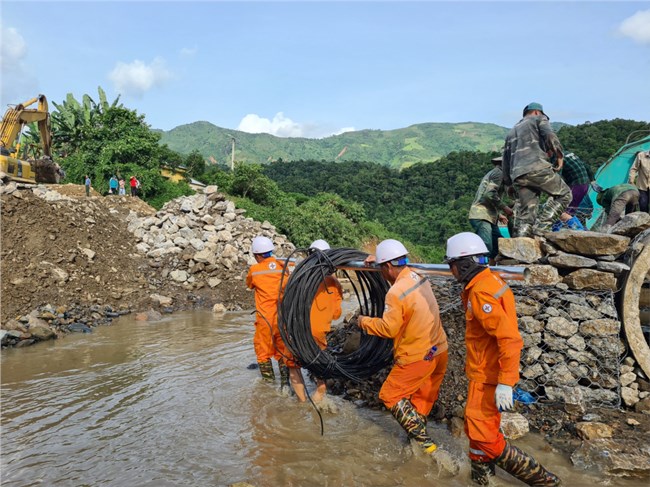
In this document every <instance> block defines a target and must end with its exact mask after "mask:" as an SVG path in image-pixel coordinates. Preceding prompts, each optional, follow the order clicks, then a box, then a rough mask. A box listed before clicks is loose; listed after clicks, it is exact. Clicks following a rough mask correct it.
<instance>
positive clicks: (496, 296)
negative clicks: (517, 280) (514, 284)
mask: <svg viewBox="0 0 650 487" xmlns="http://www.w3.org/2000/svg"><path fill="white" fill-rule="evenodd" d="M509 287H510V286H508V285H507V284H504V285H503V287H502V288H501V289H499V290H498V291H497V292H496V294H495V295H494V299H499V298H500V297H501V296H503V294H504V293H505V292H506V291H507V290H508V289H509Z"/></svg>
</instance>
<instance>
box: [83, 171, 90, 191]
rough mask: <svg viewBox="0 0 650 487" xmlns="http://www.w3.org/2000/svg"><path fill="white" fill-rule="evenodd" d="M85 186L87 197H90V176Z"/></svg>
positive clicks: (87, 177)
mask: <svg viewBox="0 0 650 487" xmlns="http://www.w3.org/2000/svg"><path fill="white" fill-rule="evenodd" d="M84 186H85V187H86V196H90V176H88V174H86V179H85V180H84Z"/></svg>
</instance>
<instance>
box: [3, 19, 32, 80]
mask: <svg viewBox="0 0 650 487" xmlns="http://www.w3.org/2000/svg"><path fill="white" fill-rule="evenodd" d="M0 29H1V31H0V36H2V45H1V46H0V66H2V72H3V73H4V72H5V70H11V69H12V68H14V67H15V66H18V65H20V64H22V62H23V59H25V56H26V55H27V43H26V42H25V39H24V38H23V36H21V35H20V33H19V32H18V31H17V30H16V29H15V28H13V27H5V26H4V25H2V26H0Z"/></svg>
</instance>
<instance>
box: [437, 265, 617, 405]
mask: <svg viewBox="0 0 650 487" xmlns="http://www.w3.org/2000/svg"><path fill="white" fill-rule="evenodd" d="M435 281H437V282H436V284H434V289H438V290H442V289H445V290H446V291H447V292H443V293H437V294H436V296H437V298H438V302H439V304H440V312H441V318H442V323H443V326H444V325H445V322H446V321H447V320H449V319H458V310H459V309H462V304H461V301H460V291H461V290H460V286H459V285H458V284H457V283H455V282H453V281H450V280H449V279H440V278H436V279H435ZM512 291H513V293H514V295H515V302H516V306H517V317H518V322H519V331H520V333H521V336H522V339H523V341H524V347H523V349H522V351H521V361H520V380H519V383H518V384H517V387H518V388H519V389H520V390H522V391H525V392H528V393H529V394H531V395H532V396H533V397H534V398H535V399H536V400H537V403H538V404H545V403H546V404H557V403H560V404H561V403H570V404H577V403H582V404H585V405H589V406H592V407H607V408H618V407H620V405H621V394H620V392H621V391H620V387H621V385H620V366H621V362H622V360H623V358H624V356H625V352H626V346H625V343H624V342H623V340H622V339H621V336H620V334H621V322H620V320H619V317H618V313H617V310H616V306H615V304H614V294H613V292H612V291H577V290H565V289H560V288H558V287H555V286H522V285H513V286H512ZM460 345H461V344H456V346H460ZM452 346H454V344H451V343H450V347H452Z"/></svg>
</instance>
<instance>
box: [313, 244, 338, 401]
mask: <svg viewBox="0 0 650 487" xmlns="http://www.w3.org/2000/svg"><path fill="white" fill-rule="evenodd" d="M329 248H330V245H329V244H328V243H327V242H326V241H325V240H315V241H314V242H312V244H311V245H310V246H309V249H310V250H311V251H312V252H318V251H321V252H323V251H325V250H329ZM342 302H343V289H342V288H341V284H340V283H339V281H338V279H337V278H336V277H335V276H333V275H332V276H325V279H324V280H323V282H321V283H320V285H319V286H318V290H317V291H316V296H314V301H313V302H312V305H311V311H310V312H309V322H310V323H311V334H312V336H313V337H314V340H315V341H316V343H317V344H318V346H319V348H320V349H321V350H325V349H326V348H327V333H329V332H330V331H331V329H332V321H333V320H337V319H339V318H340V317H341V303H342ZM326 393H327V386H326V384H325V381H324V380H323V379H321V378H319V377H317V378H316V392H315V393H314V395H313V397H312V399H313V400H314V402H320V401H321V400H322V399H323V398H324V397H325V394H326Z"/></svg>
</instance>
